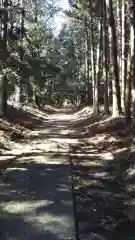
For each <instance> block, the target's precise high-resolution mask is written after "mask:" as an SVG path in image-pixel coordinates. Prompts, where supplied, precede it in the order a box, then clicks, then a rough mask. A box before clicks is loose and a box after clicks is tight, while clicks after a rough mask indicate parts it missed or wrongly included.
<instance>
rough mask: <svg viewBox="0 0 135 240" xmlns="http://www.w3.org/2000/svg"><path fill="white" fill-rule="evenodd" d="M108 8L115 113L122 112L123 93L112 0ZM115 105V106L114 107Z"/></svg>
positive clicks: (109, 1)
mask: <svg viewBox="0 0 135 240" xmlns="http://www.w3.org/2000/svg"><path fill="white" fill-rule="evenodd" d="M106 8H107V19H108V23H109V28H110V33H111V41H112V48H111V51H112V65H113V72H114V84H113V94H114V95H116V103H115V105H113V115H115V116H116V115H120V114H122V108H121V95H120V82H119V67H118V61H117V60H118V59H117V38H116V26H115V19H114V14H113V7H112V0H106ZM114 106H115V108H114Z"/></svg>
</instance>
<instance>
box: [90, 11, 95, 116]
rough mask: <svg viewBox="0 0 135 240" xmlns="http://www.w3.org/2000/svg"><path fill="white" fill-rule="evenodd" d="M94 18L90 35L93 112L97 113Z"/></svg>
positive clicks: (91, 20) (91, 22) (91, 21)
mask: <svg viewBox="0 0 135 240" xmlns="http://www.w3.org/2000/svg"><path fill="white" fill-rule="evenodd" d="M92 18H93V16H91V17H90V33H91V41H90V42H91V54H90V56H91V72H92V74H91V78H92V95H93V112H96V101H95V79H96V73H95V58H94V34H93V19H92Z"/></svg>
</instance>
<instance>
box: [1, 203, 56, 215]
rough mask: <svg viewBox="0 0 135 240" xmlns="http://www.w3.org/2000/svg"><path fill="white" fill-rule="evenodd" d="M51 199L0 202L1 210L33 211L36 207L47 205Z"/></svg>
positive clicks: (15, 211)
mask: <svg viewBox="0 0 135 240" xmlns="http://www.w3.org/2000/svg"><path fill="white" fill-rule="evenodd" d="M52 203H53V201H49V200H40V201H25V202H19V201H18V202H14V201H13V202H9V203H4V204H1V207H2V210H3V211H5V212H7V213H12V214H16V213H18V214H19V213H25V214H27V213H30V212H31V211H32V212H33V211H34V210H35V209H36V208H38V207H43V206H46V208H47V207H49V205H50V204H52Z"/></svg>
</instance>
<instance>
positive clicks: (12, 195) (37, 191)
mask: <svg viewBox="0 0 135 240" xmlns="http://www.w3.org/2000/svg"><path fill="white" fill-rule="evenodd" d="M68 123H69V117H68V116H65V115H58V114H57V115H50V116H49V117H46V118H44V124H43V125H41V126H40V127H39V126H38V128H37V129H36V130H34V131H32V133H31V134H30V135H29V138H28V139H27V140H26V139H25V140H22V141H20V142H18V143H13V144H12V150H11V151H4V152H3V156H2V157H1V159H7V158H8V159H12V162H11V164H10V166H8V167H7V168H6V170H4V171H3V174H2V176H1V179H0V239H1V240H8V239H10V240H34V239H35V240H41V239H46V240H47V239H48V240H49V239H50V240H75V239H76V233H75V219H74V208H73V199H72V179H71V166H70V161H69V157H68V149H69V143H70V142H72V141H71V139H70V138H68V137H66V138H65V137H64V130H65V131H66V128H67V126H68ZM47 152H48V153H47ZM57 152H59V153H60V152H61V153H65V154H64V155H63V156H62V155H61V154H58V155H56V153H57Z"/></svg>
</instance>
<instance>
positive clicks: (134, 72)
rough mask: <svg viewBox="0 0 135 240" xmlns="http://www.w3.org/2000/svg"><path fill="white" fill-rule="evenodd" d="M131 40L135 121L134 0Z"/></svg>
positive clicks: (134, 116)
mask: <svg viewBox="0 0 135 240" xmlns="http://www.w3.org/2000/svg"><path fill="white" fill-rule="evenodd" d="M131 9H132V20H131V29H132V40H131V48H132V49H131V61H132V99H133V120H134V121H135V0H132V6H131Z"/></svg>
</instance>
